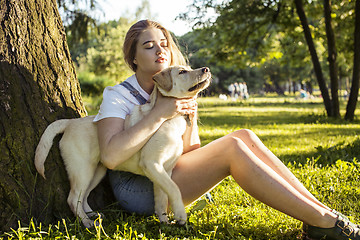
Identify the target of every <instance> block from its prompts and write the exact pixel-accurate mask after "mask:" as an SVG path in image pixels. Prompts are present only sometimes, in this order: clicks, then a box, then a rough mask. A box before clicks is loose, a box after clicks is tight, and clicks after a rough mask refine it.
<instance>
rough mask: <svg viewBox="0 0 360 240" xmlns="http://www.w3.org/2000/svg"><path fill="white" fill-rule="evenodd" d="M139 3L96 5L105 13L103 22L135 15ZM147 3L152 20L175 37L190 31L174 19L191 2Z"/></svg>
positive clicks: (101, 0) (105, 0)
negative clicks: (125, 15)
mask: <svg viewBox="0 0 360 240" xmlns="http://www.w3.org/2000/svg"><path fill="white" fill-rule="evenodd" d="M141 2H142V0H98V4H99V5H100V6H101V8H102V9H103V11H104V13H105V14H104V15H105V16H104V17H103V20H104V21H108V20H117V19H119V17H120V16H122V15H124V14H129V13H131V14H132V13H135V12H136V9H137V8H138V7H139V6H140V5H141ZM149 2H150V11H151V14H152V15H153V16H154V17H153V19H152V20H155V21H157V22H159V23H160V24H161V25H163V26H164V27H165V28H166V29H168V30H170V31H172V32H173V33H175V35H176V36H182V35H184V34H185V33H187V32H189V31H191V26H189V24H188V23H187V22H184V21H181V20H176V21H175V18H176V17H177V16H178V15H179V14H180V13H183V12H186V11H187V9H188V8H187V7H188V6H189V5H190V4H191V3H193V0H166V1H164V0H151V1H149ZM127 16H128V15H127Z"/></svg>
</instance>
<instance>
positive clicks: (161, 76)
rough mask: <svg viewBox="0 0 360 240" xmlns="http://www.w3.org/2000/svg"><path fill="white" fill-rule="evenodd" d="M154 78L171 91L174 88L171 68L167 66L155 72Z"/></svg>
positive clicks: (158, 83)
mask: <svg viewBox="0 0 360 240" xmlns="http://www.w3.org/2000/svg"><path fill="white" fill-rule="evenodd" d="M153 80H154V81H155V82H156V83H157V85H158V86H159V87H160V88H162V89H164V90H165V91H167V92H169V91H170V90H171V89H172V85H173V80H172V77H171V68H166V69H164V70H162V71H161V72H159V73H157V74H155V75H154V76H153Z"/></svg>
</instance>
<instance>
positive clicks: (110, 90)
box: [104, 75, 136, 95]
mask: <svg viewBox="0 0 360 240" xmlns="http://www.w3.org/2000/svg"><path fill="white" fill-rule="evenodd" d="M134 79H135V81H136V77H135V75H132V76H130V77H128V78H127V79H125V81H124V82H127V83H130V84H131V85H132V84H133V83H134ZM126 92H128V90H127V89H126V88H125V87H124V85H123V84H121V83H119V84H116V85H114V86H107V87H105V89H104V95H105V94H121V95H123V94H124V93H126Z"/></svg>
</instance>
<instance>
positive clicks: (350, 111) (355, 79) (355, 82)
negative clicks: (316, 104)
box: [345, 0, 360, 121]
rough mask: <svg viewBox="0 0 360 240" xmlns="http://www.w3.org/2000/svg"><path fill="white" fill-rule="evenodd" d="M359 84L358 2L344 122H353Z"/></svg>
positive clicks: (359, 3) (359, 31)
mask: <svg viewBox="0 0 360 240" xmlns="http://www.w3.org/2000/svg"><path fill="white" fill-rule="evenodd" d="M359 82H360V0H356V5H355V31H354V68H353V76H352V83H351V90H350V96H349V101H348V104H347V106H346V114H345V119H346V120H350V121H352V120H354V116H355V109H356V104H357V100H358V96H359Z"/></svg>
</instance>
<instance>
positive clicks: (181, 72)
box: [179, 69, 188, 74]
mask: <svg viewBox="0 0 360 240" xmlns="http://www.w3.org/2000/svg"><path fill="white" fill-rule="evenodd" d="M187 72H188V71H187V70H185V69H183V70H180V71H179V74H184V73H187Z"/></svg>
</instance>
